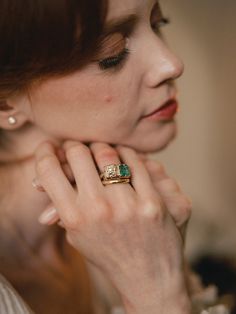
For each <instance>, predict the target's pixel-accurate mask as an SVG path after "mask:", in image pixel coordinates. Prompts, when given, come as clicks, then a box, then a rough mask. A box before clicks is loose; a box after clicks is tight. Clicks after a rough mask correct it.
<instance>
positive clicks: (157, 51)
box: [145, 33, 184, 87]
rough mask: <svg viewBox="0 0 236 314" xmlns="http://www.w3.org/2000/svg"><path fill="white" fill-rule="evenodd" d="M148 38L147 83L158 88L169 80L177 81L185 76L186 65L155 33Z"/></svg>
mask: <svg viewBox="0 0 236 314" xmlns="http://www.w3.org/2000/svg"><path fill="white" fill-rule="evenodd" d="M149 36H151V38H149V40H148V41H147V38H146V56H147V57H146V58H145V60H146V62H145V63H146V70H145V83H146V85H147V86H148V87H156V86H159V85H160V84H162V83H164V82H165V81H168V80H175V79H177V78H178V77H180V76H181V75H182V74H183V71H184V64H183V62H182V60H181V59H179V58H178V57H177V56H176V55H175V54H174V53H173V52H172V51H171V50H170V49H169V47H168V46H167V45H166V44H165V42H164V41H163V40H162V39H161V38H159V37H157V36H156V35H155V34H154V33H153V34H151V35H149Z"/></svg>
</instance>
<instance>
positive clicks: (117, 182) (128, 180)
mask: <svg viewBox="0 0 236 314" xmlns="http://www.w3.org/2000/svg"><path fill="white" fill-rule="evenodd" d="M119 183H130V179H129V178H128V179H112V180H102V184H103V185H111V184H119Z"/></svg>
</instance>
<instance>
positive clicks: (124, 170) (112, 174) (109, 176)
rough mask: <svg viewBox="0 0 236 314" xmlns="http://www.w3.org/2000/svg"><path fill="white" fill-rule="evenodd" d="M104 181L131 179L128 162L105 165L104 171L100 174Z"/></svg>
mask: <svg viewBox="0 0 236 314" xmlns="http://www.w3.org/2000/svg"><path fill="white" fill-rule="evenodd" d="M100 178H101V179H102V180H103V181H107V180H114V179H130V178H131V172H130V168H129V166H128V165H126V164H119V165H115V164H113V165H108V166H105V167H104V172H103V173H102V174H101V175H100Z"/></svg>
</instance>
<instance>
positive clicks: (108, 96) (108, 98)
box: [105, 95, 113, 103]
mask: <svg viewBox="0 0 236 314" xmlns="http://www.w3.org/2000/svg"><path fill="white" fill-rule="evenodd" d="M112 100H113V97H112V96H110V95H107V96H105V101H106V102H107V103H111V102H112Z"/></svg>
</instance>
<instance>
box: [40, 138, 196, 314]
mask: <svg viewBox="0 0 236 314" xmlns="http://www.w3.org/2000/svg"><path fill="white" fill-rule="evenodd" d="M63 148H64V150H65V155H66V160H67V162H68V164H69V166H70V168H71V170H72V173H73V176H74V178H75V182H76V188H74V187H73V186H72V185H71V183H70V181H69V180H68V178H67V176H66V175H65V172H64V171H63V169H62V167H61V164H60V161H59V159H58V157H57V155H56V153H55V149H54V148H53V146H52V145H51V144H50V143H48V142H47V143H44V144H42V145H40V147H39V148H38V150H37V152H36V173H37V178H38V179H39V181H40V183H41V185H42V186H43V188H44V190H45V191H46V192H47V194H48V195H49V197H50V199H51V200H52V202H53V204H54V206H55V208H57V211H58V215H59V217H60V220H61V221H62V223H63V226H64V227H65V229H66V232H67V239H68V241H69V242H70V243H71V245H73V246H74V247H75V248H76V249H78V250H79V251H80V252H81V253H82V254H83V255H84V256H85V257H86V258H87V259H88V260H89V261H90V262H92V263H94V264H95V265H96V266H98V267H99V268H100V269H101V270H102V271H103V272H104V273H105V274H106V275H107V276H108V277H109V278H110V279H111V281H112V282H113V284H114V285H115V287H116V288H117V290H118V291H119V292H120V294H121V296H122V298H123V302H124V304H125V306H126V309H127V313H147V314H149V313H166V314H168V313H175V314H177V313H181V314H183V313H190V312H189V303H188V297H187V292H186V287H185V278H184V259H183V241H182V237H181V232H182V229H183V228H184V226H185V225H186V222H187V221H188V219H189V203H188V202H187V201H186V198H185V197H184V196H183V195H182V193H181V191H180V190H179V188H178V186H177V185H176V183H174V182H173V180H171V179H169V178H168V177H167V175H166V174H165V172H164V171H163V169H160V168H159V166H156V164H155V162H147V161H143V160H142V159H141V158H140V157H139V156H138V155H137V153H136V152H135V151H133V150H132V149H130V148H126V147H117V149H116V150H115V149H114V148H112V147H110V146H109V145H107V144H103V143H94V144H91V146H90V148H88V147H87V146H85V145H83V144H81V143H78V142H72V141H68V142H66V143H65V144H64V146H63ZM121 160H122V162H124V163H126V164H128V165H129V166H130V168H131V172H132V186H131V185H130V184H117V185H111V186H106V187H104V186H103V184H102V182H101V180H100V178H99V174H98V171H97V168H96V167H98V168H99V170H100V171H103V167H104V166H105V165H109V164H118V163H121ZM94 161H95V162H94ZM147 168H148V169H149V171H151V173H154V172H155V177H156V175H157V174H158V176H159V179H155V180H154V179H153V178H151V176H150V175H149V172H148V171H147ZM157 188H158V189H159V190H160V193H159V194H158V193H157ZM164 199H165V201H164ZM168 204H169V205H168ZM166 206H168V210H169V211H168V210H167V207H166ZM176 226H177V227H176Z"/></svg>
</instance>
